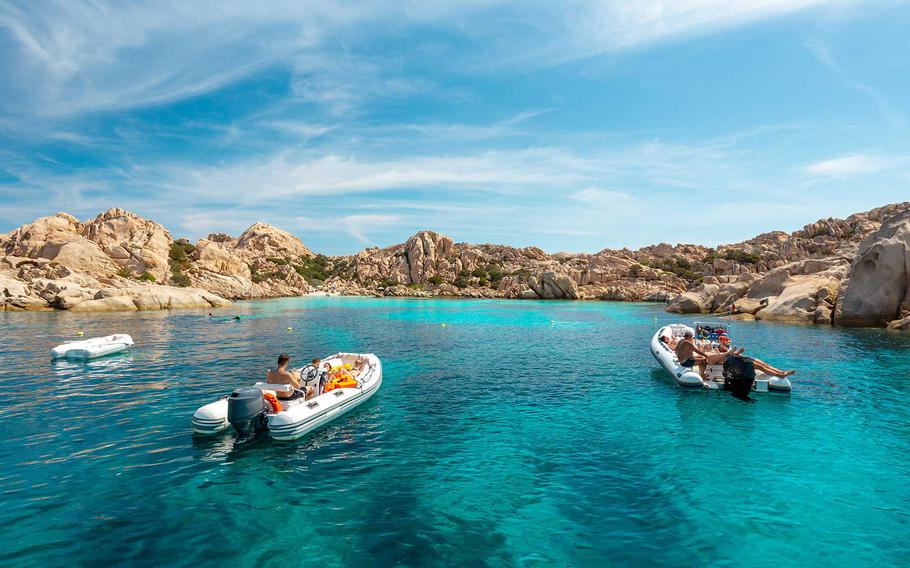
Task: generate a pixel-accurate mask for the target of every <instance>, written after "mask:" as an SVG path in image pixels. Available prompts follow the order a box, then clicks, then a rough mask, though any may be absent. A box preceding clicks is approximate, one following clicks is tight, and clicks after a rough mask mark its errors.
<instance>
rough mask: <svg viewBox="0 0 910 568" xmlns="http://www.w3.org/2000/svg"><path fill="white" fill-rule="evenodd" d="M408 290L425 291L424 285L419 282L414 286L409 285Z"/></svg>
mask: <svg viewBox="0 0 910 568" xmlns="http://www.w3.org/2000/svg"><path fill="white" fill-rule="evenodd" d="M408 288H410V289H411V290H423V284H420V283H419V282H414V283H413V284H408Z"/></svg>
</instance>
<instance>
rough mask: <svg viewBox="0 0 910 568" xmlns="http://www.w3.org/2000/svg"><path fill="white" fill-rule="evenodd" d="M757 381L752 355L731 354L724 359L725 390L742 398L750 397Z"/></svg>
mask: <svg viewBox="0 0 910 568" xmlns="http://www.w3.org/2000/svg"><path fill="white" fill-rule="evenodd" d="M754 383H755V364H754V363H753V362H752V358H751V357H743V356H741V355H730V356H729V357H727V358H726V360H724V390H725V391H730V392H731V393H732V394H733V396H735V397H736V398H740V399H744V400H745V399H747V398H749V393H751V392H752V385H753V384H754Z"/></svg>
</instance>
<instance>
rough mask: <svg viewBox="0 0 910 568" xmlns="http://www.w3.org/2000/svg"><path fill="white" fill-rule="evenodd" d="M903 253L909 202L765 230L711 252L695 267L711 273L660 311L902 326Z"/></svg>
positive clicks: (909, 250) (909, 244)
mask: <svg viewBox="0 0 910 568" xmlns="http://www.w3.org/2000/svg"><path fill="white" fill-rule="evenodd" d="M643 250H644V249H643ZM908 255H910V203H897V204H893V205H887V206H885V207H879V208H877V209H873V210H871V211H868V212H865V213H857V214H855V215H851V216H850V217H848V218H847V219H843V220H841V219H823V220H821V221H818V222H816V223H812V224H810V225H806V226H805V227H804V228H803V229H802V230H800V231H796V232H794V233H792V234H789V235H788V234H786V233H782V232H775V233H766V234H764V235H760V236H758V237H756V238H754V239H751V240H749V241H745V242H744V243H739V244H736V245H725V246H722V247H718V248H717V250H716V251H714V252H712V253H710V254H709V255H708V256H707V257H706V258H705V266H704V267H697V268H699V269H700V270H702V272H703V274H706V275H711V276H705V277H704V283H702V284H697V285H694V284H693V285H692V286H691V287H690V290H688V291H686V292H684V293H682V294H680V295H679V296H677V297H675V298H674V299H673V300H672V301H671V302H670V304H669V305H668V307H667V309H668V311H671V312H679V313H708V312H719V313H730V312H732V313H740V314H749V315H751V316H754V317H755V318H756V319H766V320H780V321H795V322H802V323H817V324H832V323H834V324H837V325H867V326H868V325H876V326H885V325H888V326H889V327H892V328H894V329H903V328H904V327H906V325H905V324H904V323H902V322H901V321H899V320H903V319H904V318H906V317H907V316H908V315H910V295H908V291H907V282H908V281H910V278H908V274H910V268H908V267H910V256H908ZM709 280H710V281H711V282H712V283H713V282H720V283H721V287H720V288H717V289H715V288H714V287H713V286H712V284H711V283H709ZM891 322H894V323H893V324H891Z"/></svg>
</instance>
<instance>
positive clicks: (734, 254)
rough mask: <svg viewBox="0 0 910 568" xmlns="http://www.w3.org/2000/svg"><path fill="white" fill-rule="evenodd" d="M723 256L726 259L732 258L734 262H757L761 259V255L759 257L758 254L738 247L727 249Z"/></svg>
mask: <svg viewBox="0 0 910 568" xmlns="http://www.w3.org/2000/svg"><path fill="white" fill-rule="evenodd" d="M722 258H724V259H725V260H732V261H734V262H739V263H745V264H755V263H757V262H758V261H760V260H761V257H759V256H758V255H757V254H752V253H749V252H746V251H744V250H738V249H733V250H728V251H725V252H724V254H723V257H722Z"/></svg>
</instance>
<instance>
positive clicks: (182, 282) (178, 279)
mask: <svg viewBox="0 0 910 568" xmlns="http://www.w3.org/2000/svg"><path fill="white" fill-rule="evenodd" d="M171 282H173V283H174V286H180V287H181V288H186V287H187V286H189V285H190V284H191V282H190V277H189V276H187V275H186V274H184V273H182V272H175V273H173V274H172V275H171Z"/></svg>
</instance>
